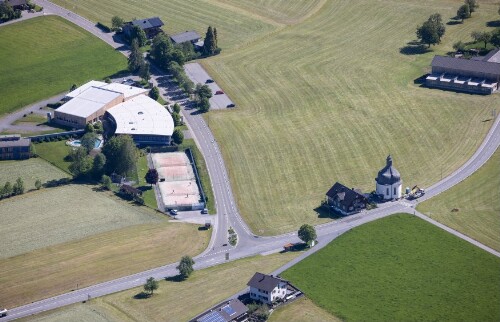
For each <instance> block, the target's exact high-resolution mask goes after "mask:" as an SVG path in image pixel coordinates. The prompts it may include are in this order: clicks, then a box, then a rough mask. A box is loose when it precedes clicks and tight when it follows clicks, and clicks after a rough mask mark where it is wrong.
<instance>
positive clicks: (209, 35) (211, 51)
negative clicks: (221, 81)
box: [202, 26, 220, 56]
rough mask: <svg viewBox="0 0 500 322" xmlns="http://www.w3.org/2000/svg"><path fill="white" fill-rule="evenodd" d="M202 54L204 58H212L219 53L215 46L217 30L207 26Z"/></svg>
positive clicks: (216, 45)
mask: <svg viewBox="0 0 500 322" xmlns="http://www.w3.org/2000/svg"><path fill="white" fill-rule="evenodd" d="M202 52H203V55H205V56H213V55H217V54H218V53H220V48H219V46H218V44H217V29H216V28H213V29H212V26H208V29H207V32H206V34H205V39H204V41H203V49H202Z"/></svg>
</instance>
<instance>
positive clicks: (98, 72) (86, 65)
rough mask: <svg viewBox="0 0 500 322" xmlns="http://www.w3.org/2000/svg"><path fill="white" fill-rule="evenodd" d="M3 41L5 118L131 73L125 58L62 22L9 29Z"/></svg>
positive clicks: (37, 21)
mask: <svg viewBox="0 0 500 322" xmlns="http://www.w3.org/2000/svg"><path fill="white" fill-rule="evenodd" d="M0 39H1V40H2V46H0V61H1V62H2V63H1V64H0V97H1V98H2V99H1V100H0V115H1V114H4V113H9V112H12V111H14V110H16V109H17V108H20V107H23V106H26V105H28V104H31V103H33V102H36V101H39V100H41V99H44V98H48V97H51V96H53V95H56V94H58V93H62V92H64V91H67V90H69V88H70V87H71V84H81V83H83V82H87V81H89V80H91V79H103V78H104V77H106V76H109V75H112V74H114V73H116V72H118V71H120V70H122V69H125V68H126V67H127V60H126V58H125V57H123V55H121V54H120V53H118V52H116V51H114V50H113V48H111V47H109V46H108V45H107V44H106V43H104V42H103V41H101V40H99V39H98V38H96V37H94V36H93V35H91V34H90V33H88V32H86V31H84V30H83V29H81V28H79V27H77V26H75V25H74V24H72V23H70V22H67V21H66V20H64V19H62V18H59V17H56V16H46V17H38V18H33V19H30V20H26V21H21V22H17V23H15V24H12V25H8V26H4V27H2V28H0Z"/></svg>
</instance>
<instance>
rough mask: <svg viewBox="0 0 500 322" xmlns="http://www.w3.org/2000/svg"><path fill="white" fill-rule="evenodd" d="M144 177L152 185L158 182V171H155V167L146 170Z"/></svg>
mask: <svg viewBox="0 0 500 322" xmlns="http://www.w3.org/2000/svg"><path fill="white" fill-rule="evenodd" d="M144 179H145V180H146V182H147V183H149V184H150V185H151V186H152V185H154V184H157V183H158V179H159V176H158V171H156V169H149V170H148V172H146V175H145V176H144Z"/></svg>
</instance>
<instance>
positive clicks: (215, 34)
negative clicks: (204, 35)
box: [214, 27, 219, 48]
mask: <svg viewBox="0 0 500 322" xmlns="http://www.w3.org/2000/svg"><path fill="white" fill-rule="evenodd" d="M214 39H215V48H219V42H218V39H217V28H215V27H214Z"/></svg>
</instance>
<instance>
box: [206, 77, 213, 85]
mask: <svg viewBox="0 0 500 322" xmlns="http://www.w3.org/2000/svg"><path fill="white" fill-rule="evenodd" d="M213 82H214V80H213V79H210V78H209V79H207V80H206V82H205V83H207V84H210V83H213Z"/></svg>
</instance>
